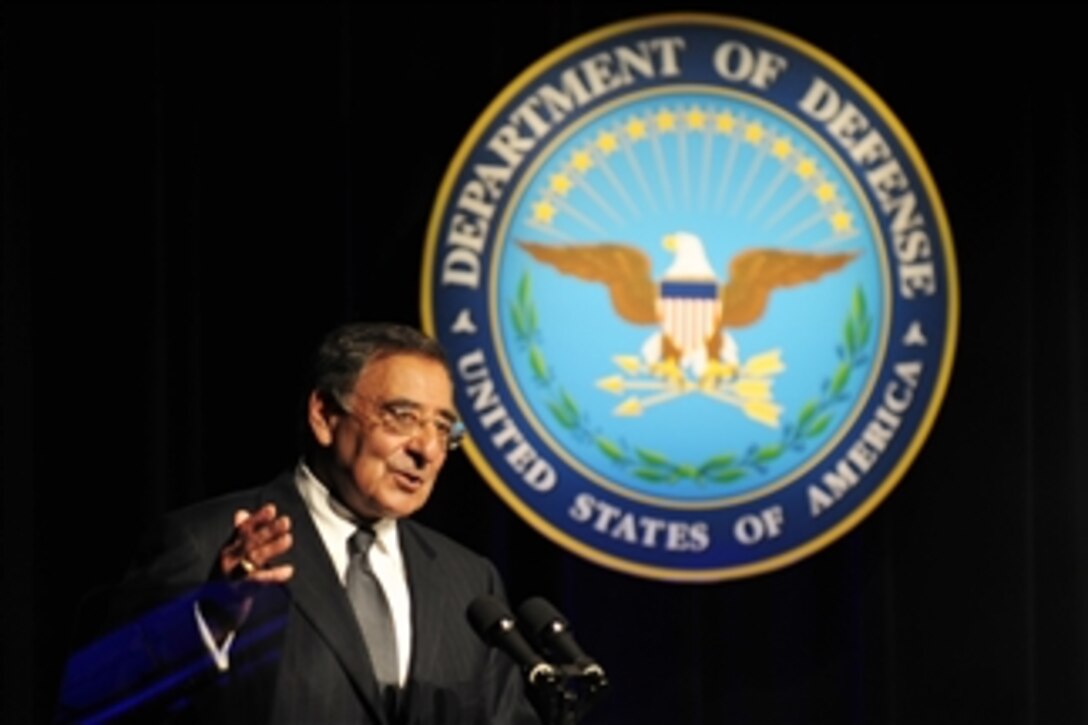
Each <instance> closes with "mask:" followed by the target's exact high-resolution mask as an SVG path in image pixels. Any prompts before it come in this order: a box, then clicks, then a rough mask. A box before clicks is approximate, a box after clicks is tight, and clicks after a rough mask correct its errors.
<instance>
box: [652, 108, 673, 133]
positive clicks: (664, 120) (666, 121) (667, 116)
mask: <svg viewBox="0 0 1088 725" xmlns="http://www.w3.org/2000/svg"><path fill="white" fill-rule="evenodd" d="M655 120H656V121H657V130H658V131H671V130H672V128H673V126H675V125H676V116H674V115H673V114H672V113H670V112H669V111H662V112H661V113H659V114H657V118H656V119H655Z"/></svg>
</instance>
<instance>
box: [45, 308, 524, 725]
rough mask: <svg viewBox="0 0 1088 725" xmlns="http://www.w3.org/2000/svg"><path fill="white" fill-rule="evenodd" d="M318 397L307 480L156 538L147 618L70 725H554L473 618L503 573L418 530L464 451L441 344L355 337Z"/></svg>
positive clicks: (367, 331) (207, 507) (108, 651)
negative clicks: (114, 720) (94, 717)
mask: <svg viewBox="0 0 1088 725" xmlns="http://www.w3.org/2000/svg"><path fill="white" fill-rule="evenodd" d="M307 389H308V393H307V395H306V401H305V405H304V411H305V412H304V418H305V420H304V426H303V427H304V431H305V432H304V439H305V442H304V445H303V454H302V457H301V459H300V460H299V462H298V464H297V466H296V467H295V469H294V470H292V471H289V472H286V473H284V474H283V475H281V476H280V477H278V478H277V479H275V480H273V481H272V482H271V483H268V484H267V485H264V486H261V487H259V488H254V489H249V490H246V491H241V492H238V493H232V494H228V495H226V496H223V497H220V498H217V499H213V500H209V501H205V502H202V503H199V504H196V505H194V506H190V507H188V508H186V509H184V510H181V511H177V512H174V513H172V514H169V515H167V516H166V517H165V520H164V521H163V522H162V523H161V524H160V525H158V526H156V527H155V528H154V530H153V532H152V533H153V537H152V539H153V541H152V542H151V544H150V545H149V546H148V547H147V550H146V551H145V552H144V553H143V554H142V555H141V557H139V560H138V564H137V565H136V566H134V567H133V569H132V570H131V571H130V573H129V574H128V575H127V576H126V578H125V581H124V582H123V584H122V587H121V592H122V594H123V596H122V597H121V598H120V599H119V600H118V602H119V605H120V609H119V610H118V611H120V612H123V613H124V614H125V616H128V617H135V616H137V615H143V616H141V617H140V618H139V619H135V620H131V621H133V622H135V623H134V624H130V625H129V627H128V629H127V630H122V631H123V632H124V634H123V635H118V636H115V637H114V638H113V643H112V644H107V645H101V646H99V647H98V648H97V649H96V648H94V647H92V648H89V649H88V650H86V651H84V652H83V653H80V655H78V656H77V657H75V658H73V660H72V661H71V662H70V666H69V672H68V678H67V681H66V685H65V688H64V691H63V692H62V697H61V700H62V702H61V712H62V713H69V714H71V715H72V716H73V717H82V716H84V715H88V710H89V709H90V708H91V706H92V704H93V707H94V708H96V709H97V710H98V714H99V715H101V714H102V713H105V712H108V713H110V714H116V715H118V716H120V717H122V718H123V719H124V718H125V717H126V716H129V715H131V716H135V717H137V718H138V717H139V716H140V715H141V714H151V713H153V715H152V716H153V717H154V718H157V719H162V718H177V719H192V720H203V721H205V722H274V723H301V722H306V723H325V722H336V723H340V722H344V723H347V722H351V723H390V724H393V723H406V724H408V723H411V724H416V723H419V724H420V725H422V724H424V723H426V724H427V725H435V724H441V723H537V722H538V719H537V715H536V712H535V711H534V709H533V707H532V706H531V705H530V703H529V701H528V700H527V699H526V697H525V693H524V690H523V681H522V676H521V674H520V673H519V671H518V669H517V668H516V667H515V665H514V663H513V662H512V661H511V660H510V659H509V658H508V657H507V655H505V654H503V653H502V652H501V651H499V650H497V649H495V648H492V647H488V646H487V645H486V644H485V643H483V642H482V641H481V639H480V638H479V637H478V636H477V635H476V633H475V632H474V631H473V630H472V628H471V626H470V625H469V622H468V620H467V618H466V610H467V609H468V607H469V605H470V604H471V603H472V602H473V601H474V600H476V599H477V598H478V597H480V596H495V595H497V596H499V597H502V596H503V587H502V582H501V581H500V578H499V576H498V573H497V571H496V570H495V568H494V566H493V565H492V564H491V563H490V562H489V561H487V560H486V559H484V558H482V557H480V556H479V555H477V554H474V553H472V552H471V551H469V550H468V549H466V548H465V547H463V546H461V545H459V544H457V543H455V542H453V541H452V540H450V539H448V538H446V537H445V536H443V535H442V534H439V533H438V532H436V531H433V530H431V529H429V528H426V527H424V526H422V525H421V524H418V523H416V522H414V521H412V520H410V519H409V518H408V517H409V516H411V515H412V514H413V513H415V512H416V511H418V510H419V509H420V507H422V506H423V505H424V504H425V503H426V502H427V499H428V498H429V496H430V494H431V492H432V490H433V489H434V486H435V480H436V478H437V476H438V473H439V470H440V469H441V468H442V465H443V463H444V462H445V460H446V456H447V454H448V452H449V451H450V450H452V449H453V448H456V446H457V445H458V443H459V439H460V431H461V426H460V423H459V422H458V420H457V415H456V412H455V411H454V408H453V387H452V380H451V376H450V372H449V368H448V364H447V361H446V358H445V354H444V352H443V351H442V349H441V347H440V346H439V345H438V343H437V342H435V341H434V340H432V339H430V338H428V337H426V336H425V335H423V334H422V333H420V332H418V331H416V330H414V329H411V328H407V327H403V326H399V325H392V324H383V323H373V324H349V325H345V326H343V327H340V328H338V329H336V330H334V331H332V332H331V333H330V334H329V335H327V336H326V338H325V339H324V341H323V342H322V343H321V345H320V347H319V349H318V350H317V353H316V356H315V358H314V361H313V367H312V370H311V378H310V380H309V382H308V385H307ZM225 413H226V414H229V413H230V411H225ZM147 612H153V613H155V615H154V616H147V615H146V613H147ZM104 642H109V639H108V638H107V640H104ZM118 688H123V689H124V690H126V691H125V692H124V693H123V696H112V697H109V698H103V697H102V695H101V693H103V692H111V691H112V692H115V691H116V690H117V689H118ZM94 693H98V694H94ZM227 718H229V719H227Z"/></svg>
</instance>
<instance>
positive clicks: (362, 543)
mask: <svg viewBox="0 0 1088 725" xmlns="http://www.w3.org/2000/svg"><path fill="white" fill-rule="evenodd" d="M373 543H374V531H373V530H372V529H370V528H367V527H364V528H360V529H358V530H357V531H356V532H355V534H354V535H352V537H351V538H350V539H348V551H349V552H350V553H351V563H350V564H349V565H348V575H347V590H348V598H349V599H351V606H352V608H354V609H355V618H356V619H357V620H359V628H360V629H361V630H362V631H363V639H364V640H366V648H367V651H368V652H369V653H370V662H371V663H372V664H373V665H374V674H375V675H377V677H378V682H380V683H381V684H382V685H392V686H393V687H397V684H398V682H399V680H400V678H399V676H398V671H399V668H398V666H397V639H396V635H395V633H394V630H393V615H392V613H391V612H390V610H389V601H388V600H387V599H386V598H385V592H384V591H383V590H382V585H381V584H380V583H379V582H378V578H377V577H376V576H374V570H373V569H371V568H370V561H369V560H368V558H367V552H369V551H370V545H371V544H373Z"/></svg>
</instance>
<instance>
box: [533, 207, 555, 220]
mask: <svg viewBox="0 0 1088 725" xmlns="http://www.w3.org/2000/svg"><path fill="white" fill-rule="evenodd" d="M554 216H555V207H554V206H552V205H551V204H549V203H548V202H546V201H538V202H537V203H536V204H533V219H535V220H536V221H538V222H544V223H545V224H551V221H552V217H554Z"/></svg>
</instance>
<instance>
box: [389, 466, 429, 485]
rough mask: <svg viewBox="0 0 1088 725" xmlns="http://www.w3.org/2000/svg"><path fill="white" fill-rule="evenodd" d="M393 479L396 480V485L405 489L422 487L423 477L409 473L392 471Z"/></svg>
mask: <svg viewBox="0 0 1088 725" xmlns="http://www.w3.org/2000/svg"><path fill="white" fill-rule="evenodd" d="M393 477H394V478H396V479H397V483H398V484H400V485H401V486H403V487H405V488H411V489H416V488H419V487H420V486H422V485H423V477H422V476H419V475H417V474H415V473H412V472H411V471H402V470H398V469H394V470H393Z"/></svg>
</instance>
